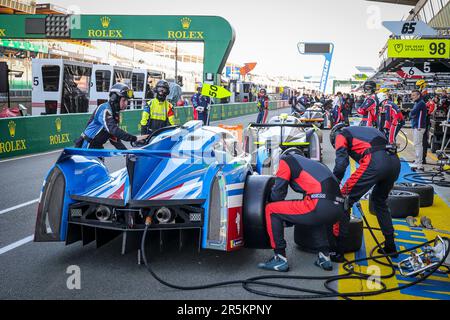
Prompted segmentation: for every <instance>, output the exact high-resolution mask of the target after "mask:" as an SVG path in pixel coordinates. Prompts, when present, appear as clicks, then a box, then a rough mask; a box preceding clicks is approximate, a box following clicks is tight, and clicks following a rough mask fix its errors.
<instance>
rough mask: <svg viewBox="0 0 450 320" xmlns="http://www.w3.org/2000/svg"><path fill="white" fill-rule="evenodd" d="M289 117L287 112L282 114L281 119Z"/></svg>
mask: <svg viewBox="0 0 450 320" xmlns="http://www.w3.org/2000/svg"><path fill="white" fill-rule="evenodd" d="M288 117H289V115H288V114H287V113H282V114H280V119H281V120H287V118H288Z"/></svg>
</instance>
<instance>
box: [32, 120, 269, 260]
mask: <svg viewBox="0 0 450 320" xmlns="http://www.w3.org/2000/svg"><path fill="white" fill-rule="evenodd" d="M135 147H140V148H139V149H133V150H95V149H76V148H66V149H64V151H63V152H62V154H61V155H60V157H59V159H58V160H57V161H56V163H55V165H54V166H53V167H52V168H51V170H50V172H49V173H48V175H47V177H46V179H45V181H44V184H43V188H42V192H41V196H40V200H39V206H38V212H37V221H36V230H35V237H34V240H35V241H36V242H49V241H65V242H66V244H71V243H75V242H77V241H82V243H83V245H85V244H88V243H90V242H92V241H94V240H95V241H96V243H97V247H100V246H102V245H103V244H105V243H107V242H109V241H110V240H112V239H113V238H115V237H117V236H119V235H123V242H124V241H126V238H127V235H130V234H133V236H135V235H136V234H139V235H141V234H142V231H143V229H144V228H145V223H150V227H149V228H150V230H185V229H198V230H199V232H200V234H201V247H202V248H204V249H215V250H222V251H232V250H236V249H238V248H241V247H243V246H244V244H245V245H246V246H247V247H252V248H270V243H269V239H268V236H267V232H266V229H265V228H266V226H265V220H264V209H263V208H264V206H265V201H266V199H267V193H268V192H270V183H271V180H272V179H273V178H272V177H267V176H257V175H252V174H253V170H252V166H251V163H250V157H249V156H248V155H246V154H245V153H244V152H243V150H242V147H241V146H240V145H239V143H238V142H237V140H236V138H235V137H234V136H233V135H232V134H231V133H230V132H228V131H227V130H224V129H221V128H218V127H208V126H203V124H202V122H201V121H190V122H188V123H186V124H185V125H183V126H171V127H167V128H163V129H160V130H157V131H155V132H153V133H152V134H151V135H150V136H149V137H148V138H147V140H146V141H145V143H144V144H143V145H142V146H136V145H135ZM112 156H122V157H124V158H125V162H126V164H125V166H124V168H122V169H120V170H118V171H116V172H112V173H110V172H109V171H108V169H107V167H106V166H105V164H104V162H103V160H102V158H105V157H112ZM248 190H252V192H251V194H247V193H248ZM246 194H247V195H246ZM244 198H245V199H246V201H245V202H244V200H243V199H244ZM244 229H245V230H244ZM244 234H245V238H244ZM130 237H131V236H130ZM197 241H198V240H197ZM123 253H124V252H123Z"/></svg>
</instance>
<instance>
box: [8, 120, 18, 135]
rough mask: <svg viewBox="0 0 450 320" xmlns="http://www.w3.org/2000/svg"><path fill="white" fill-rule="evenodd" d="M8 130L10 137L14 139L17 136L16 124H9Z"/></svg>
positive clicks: (11, 122)
mask: <svg viewBox="0 0 450 320" xmlns="http://www.w3.org/2000/svg"><path fill="white" fill-rule="evenodd" d="M8 129H9V135H10V136H11V138H14V136H15V135H16V123H15V122H14V121H10V122H9V123H8Z"/></svg>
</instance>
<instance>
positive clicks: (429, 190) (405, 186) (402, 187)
mask: <svg viewBox="0 0 450 320" xmlns="http://www.w3.org/2000/svg"><path fill="white" fill-rule="evenodd" d="M433 202H434V188H433V186H432V185H427V184H420V183H409V182H403V183H398V184H395V185H394V188H393V189H392V191H391V193H390V194H389V198H388V206H389V209H390V210H391V215H392V218H396V219H401V218H406V217H408V216H412V217H417V216H418V215H419V211H420V208H425V207H431V206H432V205H433ZM369 211H370V213H371V214H375V207H374V203H373V201H372V197H371V196H369Z"/></svg>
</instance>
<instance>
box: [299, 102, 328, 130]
mask: <svg viewBox="0 0 450 320" xmlns="http://www.w3.org/2000/svg"><path fill="white" fill-rule="evenodd" d="M298 118H299V120H300V123H304V124H311V125H315V126H317V127H319V128H320V129H324V128H328V127H329V125H328V122H329V117H328V113H327V112H326V111H325V110H324V109H323V107H322V104H321V103H315V104H314V105H313V106H312V107H309V108H308V109H306V111H305V112H304V113H303V114H302V115H300V116H298Z"/></svg>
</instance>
